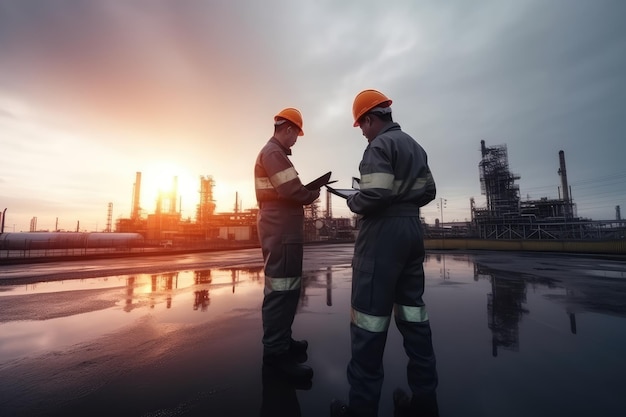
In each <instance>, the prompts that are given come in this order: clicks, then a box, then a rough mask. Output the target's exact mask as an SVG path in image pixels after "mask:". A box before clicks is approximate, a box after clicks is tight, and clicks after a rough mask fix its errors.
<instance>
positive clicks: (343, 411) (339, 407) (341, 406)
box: [330, 400, 354, 417]
mask: <svg viewBox="0 0 626 417" xmlns="http://www.w3.org/2000/svg"><path fill="white" fill-rule="evenodd" d="M351 416H354V414H352V413H351V412H350V409H349V408H348V404H346V403H344V402H343V401H341V400H332V401H331V402H330V417H351Z"/></svg>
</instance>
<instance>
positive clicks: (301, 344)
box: [289, 339, 309, 363]
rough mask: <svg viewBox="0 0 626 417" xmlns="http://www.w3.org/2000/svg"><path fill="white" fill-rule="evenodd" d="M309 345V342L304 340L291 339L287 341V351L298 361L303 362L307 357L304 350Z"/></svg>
mask: <svg viewBox="0 0 626 417" xmlns="http://www.w3.org/2000/svg"><path fill="white" fill-rule="evenodd" d="M308 347H309V342H307V341H306V340H293V339H291V341H290V342H289V353H291V356H293V358H294V359H295V361H296V362H298V363H304V362H306V361H307V359H309V355H307V353H306V350H307V348H308Z"/></svg>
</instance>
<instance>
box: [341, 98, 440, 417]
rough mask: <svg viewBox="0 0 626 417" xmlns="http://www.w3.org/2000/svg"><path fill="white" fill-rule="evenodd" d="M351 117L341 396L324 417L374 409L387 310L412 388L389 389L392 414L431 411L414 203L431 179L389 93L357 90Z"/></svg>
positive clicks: (432, 384) (432, 383)
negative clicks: (355, 224)
mask: <svg viewBox="0 0 626 417" xmlns="http://www.w3.org/2000/svg"><path fill="white" fill-rule="evenodd" d="M353 116H354V126H355V127H356V126H360V127H361V130H362V132H363V135H364V136H365V137H366V138H367V141H368V142H369V143H368V145H367V147H366V149H365V151H364V153H363V159H362V160H361V163H360V165H359V171H360V174H361V178H360V191H359V192H358V193H356V194H354V195H352V196H350V197H348V199H347V203H348V207H349V208H350V210H351V211H353V212H354V213H357V214H359V215H360V216H361V220H360V229H359V234H358V237H357V239H356V243H355V249H354V257H353V260H352V303H351V304H352V306H351V307H352V308H351V322H350V334H351V341H352V342H351V346H352V358H351V360H350V362H349V364H348V369H347V375H348V382H349V384H350V392H349V402H348V404H345V403H343V402H341V401H339V400H333V401H332V402H331V416H367V417H370V416H377V415H378V404H379V400H380V393H381V389H382V385H383V378H384V375H383V365H382V361H383V353H384V349H385V343H386V339H387V330H388V328H389V322H390V321H391V316H392V312H393V313H394V318H395V322H396V325H397V327H398V329H399V330H400V333H401V334H402V337H403V340H404V350H405V352H406V354H407V356H408V358H409V362H408V366H407V378H408V385H409V387H410V389H411V394H412V395H411V396H410V397H409V395H408V394H406V393H405V392H404V391H403V390H400V389H397V390H396V391H395V392H394V404H395V414H394V415H396V416H438V415H439V411H438V405H437V397H436V387H437V371H436V365H435V354H434V351H433V345H432V339H431V330H430V324H429V321H428V315H427V313H426V308H425V305H424V301H423V300H422V295H423V293H424V269H423V261H424V239H423V230H422V224H421V221H420V207H422V206H424V205H425V204H427V203H429V202H430V201H432V200H433V199H434V198H435V182H434V180H433V177H432V174H431V172H430V168H429V167H428V161H427V155H426V152H425V151H424V149H423V148H422V147H421V146H420V145H419V144H418V143H417V142H416V141H415V140H414V139H413V138H412V137H411V136H409V135H408V134H406V133H404V132H403V131H402V130H401V128H400V125H399V124H397V123H394V122H393V119H392V116H391V100H390V99H389V98H387V97H386V96H385V95H384V94H382V93H381V92H379V91H376V90H364V91H362V92H361V93H359V94H358V95H357V96H356V98H355V99H354V104H353Z"/></svg>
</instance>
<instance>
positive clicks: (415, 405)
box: [393, 388, 439, 417]
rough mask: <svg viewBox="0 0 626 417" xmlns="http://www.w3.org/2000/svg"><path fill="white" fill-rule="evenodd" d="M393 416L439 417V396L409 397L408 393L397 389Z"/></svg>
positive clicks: (394, 397)
mask: <svg viewBox="0 0 626 417" xmlns="http://www.w3.org/2000/svg"><path fill="white" fill-rule="evenodd" d="M393 416H394V417H413V416H424V417H439V406H438V404H437V396H436V395H435V394H434V393H433V394H428V395H424V396H421V397H416V396H413V397H409V395H408V394H407V393H406V392H404V391H403V390H401V389H400V388H396V389H395V390H394V392H393Z"/></svg>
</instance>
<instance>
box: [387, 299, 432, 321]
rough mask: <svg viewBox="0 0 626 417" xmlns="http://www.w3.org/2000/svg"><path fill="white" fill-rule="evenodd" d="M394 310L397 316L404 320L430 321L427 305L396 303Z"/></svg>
mask: <svg viewBox="0 0 626 417" xmlns="http://www.w3.org/2000/svg"><path fill="white" fill-rule="evenodd" d="M394 310H395V312H396V317H397V318H399V319H400V320H402V321H410V322H413V323H423V322H425V321H428V313H427V312H426V307H425V306H421V307H415V306H404V305H401V304H395V305H394Z"/></svg>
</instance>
